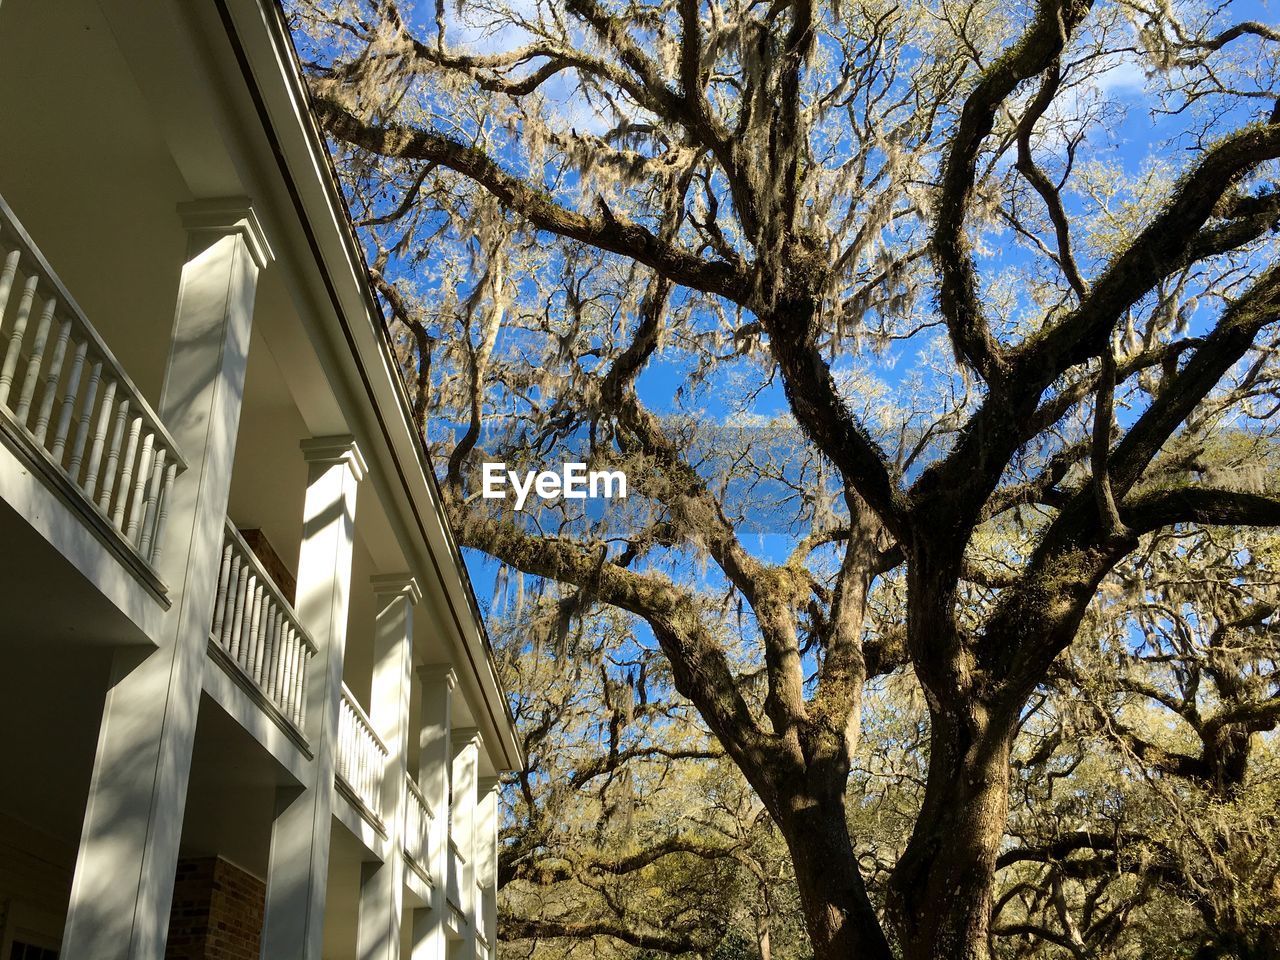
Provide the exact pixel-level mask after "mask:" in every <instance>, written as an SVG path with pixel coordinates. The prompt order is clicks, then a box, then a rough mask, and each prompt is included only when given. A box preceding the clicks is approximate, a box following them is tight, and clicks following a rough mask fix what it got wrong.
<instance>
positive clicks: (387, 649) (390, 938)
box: [356, 574, 422, 960]
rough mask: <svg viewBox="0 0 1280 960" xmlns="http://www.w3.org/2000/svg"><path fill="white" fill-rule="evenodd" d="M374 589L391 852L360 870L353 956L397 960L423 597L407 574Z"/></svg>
mask: <svg viewBox="0 0 1280 960" xmlns="http://www.w3.org/2000/svg"><path fill="white" fill-rule="evenodd" d="M373 590H374V598H375V602H376V605H377V610H378V615H377V621H376V623H375V626H374V634H373V691H372V693H373V695H372V697H371V698H370V707H369V719H370V720H371V721H372V722H373V728H374V730H375V731H376V732H377V734H378V736H379V738H381V740H382V742H383V743H385V744H386V745H387V766H386V772H385V775H384V776H383V778H382V796H381V801H382V822H383V824H384V826H385V828H386V831H387V839H388V841H389V843H388V847H389V853H388V855H387V859H386V861H384V862H382V863H377V862H374V863H366V864H364V865H363V867H362V868H361V870H362V876H361V883H360V916H359V923H358V927H357V938H356V956H357V957H358V958H359V960H400V918H401V914H402V912H403V910H404V871H405V862H404V817H405V809H404V808H405V803H406V799H407V798H406V797H405V785H404V783H405V777H406V776H407V773H406V771H407V769H408V767H407V762H408V751H409V689H410V684H411V683H412V681H413V674H412V669H413V608H414V605H415V604H417V603H418V601H420V600H421V599H422V592H421V591H420V590H419V589H418V584H417V582H416V581H415V580H414V579H413V578H412V577H411V576H409V575H408V574H393V575H390V576H378V577H374V578H373Z"/></svg>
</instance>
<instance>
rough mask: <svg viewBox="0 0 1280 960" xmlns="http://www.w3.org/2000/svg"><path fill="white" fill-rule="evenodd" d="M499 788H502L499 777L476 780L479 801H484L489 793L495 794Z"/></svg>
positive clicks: (478, 778)
mask: <svg viewBox="0 0 1280 960" xmlns="http://www.w3.org/2000/svg"><path fill="white" fill-rule="evenodd" d="M500 786H502V778H501V777H497V776H494V777H477V778H476V791H477V793H478V794H479V796H480V798H481V799H484V798H485V797H487V796H488V795H489V794H490V793H496V792H497V790H498V788H499V787H500Z"/></svg>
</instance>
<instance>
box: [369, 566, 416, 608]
mask: <svg viewBox="0 0 1280 960" xmlns="http://www.w3.org/2000/svg"><path fill="white" fill-rule="evenodd" d="M369 583H370V584H372V586H373V595H374V596H375V597H377V598H378V600H379V601H380V602H383V603H389V602H390V601H392V600H395V599H396V598H397V597H404V598H405V599H406V600H408V601H409V606H411V607H413V606H417V605H418V604H419V603H421V602H422V590H421V589H420V588H419V587H418V581H417V580H416V579H414V577H413V575H412V574H409V573H380V574H378V575H377V576H373V577H370V578H369Z"/></svg>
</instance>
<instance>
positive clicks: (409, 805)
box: [404, 775, 431, 876]
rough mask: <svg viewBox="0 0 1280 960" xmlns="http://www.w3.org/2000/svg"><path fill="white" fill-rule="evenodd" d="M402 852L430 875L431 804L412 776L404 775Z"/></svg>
mask: <svg viewBox="0 0 1280 960" xmlns="http://www.w3.org/2000/svg"><path fill="white" fill-rule="evenodd" d="M404 784H405V805H404V853H405V856H407V857H408V858H409V859H410V860H411V861H412V862H413V864H414V865H415V866H416V867H417V868H418V869H419V870H420V871H421V872H422V873H423V874H424V875H428V876H429V875H430V871H431V864H430V863H428V861H427V853H428V851H429V850H430V849H431V847H430V840H431V804H429V803H427V798H426V797H424V796H423V795H422V791H421V790H420V789H419V788H418V785H417V784H416V783H414V780H413V777H410V776H407V775H406V776H405V779H404Z"/></svg>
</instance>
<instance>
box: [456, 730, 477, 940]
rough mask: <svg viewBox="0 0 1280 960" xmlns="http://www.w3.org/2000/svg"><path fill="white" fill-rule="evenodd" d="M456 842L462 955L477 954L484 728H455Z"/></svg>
mask: <svg viewBox="0 0 1280 960" xmlns="http://www.w3.org/2000/svg"><path fill="white" fill-rule="evenodd" d="M453 748H454V751H455V753H454V757H453V813H452V816H453V828H452V829H453V841H454V845H455V846H457V848H458V853H460V854H461V855H462V857H463V858H464V859H465V861H466V862H465V863H464V864H463V865H462V870H461V871H459V873H460V876H459V877H458V887H459V889H460V893H461V900H462V902H461V903H460V904H458V906H460V907H461V908H462V913H463V915H464V916H465V917H466V920H467V928H466V931H465V932H464V935H463V941H464V942H463V948H462V956H463V957H464V958H467V960H470V958H472V957H474V956H475V955H476V801H477V799H478V797H477V796H476V791H477V787H478V781H479V777H480V769H479V767H480V731H479V730H477V729H476V728H475V727H455V728H454V730H453Z"/></svg>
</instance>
